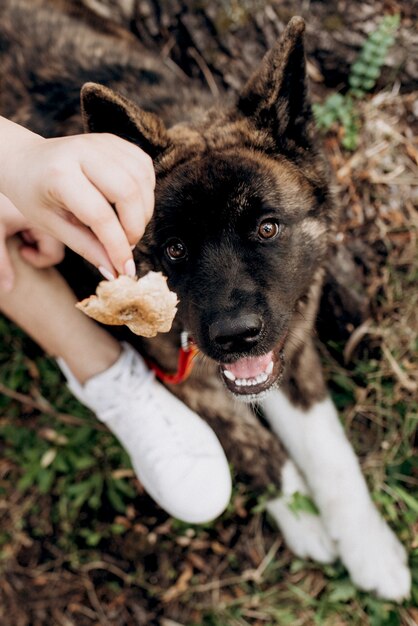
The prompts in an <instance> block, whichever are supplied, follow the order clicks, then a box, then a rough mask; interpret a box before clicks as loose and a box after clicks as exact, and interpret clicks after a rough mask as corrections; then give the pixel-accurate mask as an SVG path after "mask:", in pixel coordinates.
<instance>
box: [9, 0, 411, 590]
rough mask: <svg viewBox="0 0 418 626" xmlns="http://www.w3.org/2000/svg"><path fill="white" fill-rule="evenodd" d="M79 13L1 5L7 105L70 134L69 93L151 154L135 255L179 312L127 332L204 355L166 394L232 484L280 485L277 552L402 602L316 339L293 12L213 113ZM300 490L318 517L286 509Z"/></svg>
mask: <svg viewBox="0 0 418 626" xmlns="http://www.w3.org/2000/svg"><path fill="white" fill-rule="evenodd" d="M77 7H78V5H77ZM77 7H75V6H73V5H72V4H69V3H68V2H65V1H64V0H55V1H54V2H51V1H48V0H31V1H30V2H29V0H13V1H12V0H0V8H1V9H2V24H1V27H0V29H1V33H0V39H1V45H0V53H1V56H2V68H3V69H2V76H1V80H2V95H1V103H0V108H1V112H2V114H4V115H6V116H7V117H9V118H11V119H14V120H15V121H17V122H20V123H24V124H26V125H27V126H29V127H30V128H31V129H32V130H34V131H35V132H39V133H41V134H43V135H46V136H48V135H59V134H65V133H73V132H79V131H80V129H81V126H80V124H81V121H80V120H81V118H80V115H79V110H78V98H79V95H78V94H79V90H80V88H81V87H82V89H81V117H82V120H83V124H84V128H85V130H86V131H88V132H106V133H114V134H116V135H119V136H121V137H123V138H125V139H128V140H129V141H132V142H133V143H135V144H137V145H138V146H140V147H141V148H142V149H143V150H144V151H145V152H147V153H148V154H149V155H150V156H151V157H152V159H153V161H154V165H155V170H156V177H157V186H156V206H155V213H154V216H153V219H152V221H151V223H150V224H149V226H148V228H147V231H146V234H145V236H144V238H143V239H142V241H141V242H140V243H139V245H138V246H137V249H136V251H135V259H136V263H137V267H138V273H139V274H145V273H146V272H147V271H148V270H150V269H152V270H161V271H162V272H164V274H165V275H166V276H167V277H168V283H169V286H170V287H171V288H172V289H173V290H174V291H175V292H176V293H177V295H178V297H179V301H180V304H179V312H178V315H177V318H176V320H175V324H174V327H173V329H172V331H171V332H170V333H169V334H167V335H164V336H159V337H158V338H156V339H154V340H139V339H135V338H133V337H129V340H130V341H131V342H132V343H134V344H135V345H136V346H137V347H138V349H139V350H140V351H141V352H142V353H143V354H144V355H146V357H147V358H149V359H150V360H152V361H153V362H154V363H157V364H158V366H159V367H160V368H162V369H164V370H166V371H168V372H169V371H171V370H173V369H175V366H176V362H177V358H178V350H179V346H180V335H181V333H183V332H184V331H186V332H187V333H188V336H189V337H190V338H191V339H192V341H193V344H194V345H195V346H196V347H197V348H198V350H199V352H200V355H201V357H200V361H201V362H200V363H198V364H197V365H196V367H195V368H194V370H193V372H192V374H191V376H190V377H189V379H188V380H187V381H186V382H183V383H181V384H179V385H178V386H169V388H170V390H171V391H172V392H173V393H175V394H176V395H177V396H178V397H180V398H181V399H182V400H183V401H184V402H185V403H186V404H188V405H189V406H190V407H191V408H192V409H193V410H194V411H196V412H197V413H199V414H200V415H201V416H202V417H203V418H204V419H206V420H207V421H208V422H209V423H210V425H211V426H212V427H213V428H214V430H215V431H216V433H217V434H218V436H219V438H220V439H221V441H222V443H223V445H224V448H225V451H226V453H227V455H228V457H229V459H230V461H231V463H232V464H233V466H234V469H235V471H236V473H237V475H238V476H239V477H240V478H241V479H243V480H246V481H248V482H250V483H251V484H252V485H253V486H254V487H256V488H259V489H261V490H262V489H265V488H266V487H267V485H268V484H270V483H274V484H275V485H276V486H278V487H280V488H281V495H280V496H279V497H276V498H274V499H272V500H271V501H270V502H269V504H268V510H269V512H270V513H271V515H272V516H273V517H274V519H275V520H276V522H277V525H278V526H279V528H280V530H281V532H282V533H283V536H284V538H285V540H286V542H287V544H288V545H289V547H290V548H291V549H292V550H293V552H294V553H295V554H296V555H298V556H300V557H303V558H312V559H314V560H316V561H319V562H323V563H327V562H332V561H334V560H335V559H336V558H338V557H339V558H341V560H342V562H343V563H344V565H345V566H346V567H347V569H348V571H349V573H350V576H351V578H352V580H353V582H354V583H355V584H356V585H357V586H358V587H360V588H361V589H364V590H370V591H374V592H375V593H376V594H377V595H379V596H381V597H383V598H387V599H392V600H397V601H401V600H402V599H404V598H406V597H408V595H409V592H410V573H409V570H408V567H407V563H406V553H405V550H404V548H403V547H402V545H401V544H400V543H399V541H398V540H397V538H396V537H395V535H394V534H393V532H392V531H391V530H390V529H389V527H388V526H387V525H386V523H385V522H384V520H383V519H382V518H381V517H380V515H379V513H378V511H377V509H376V508H375V507H374V505H373V503H372V500H371V498H370V495H369V492H368V489H367V486H366V482H365V480H364V478H363V476H362V474H361V470H360V466H359V463H358V461H357V459H356V457H355V455H354V452H353V450H352V448H351V446H350V444H349V442H348V440H347V439H346V437H345V434H344V431H343V428H342V426H341V425H340V422H339V418H338V415H337V412H336V409H335V407H334V405H333V403H332V401H331V399H330V398H329V396H328V393H327V388H326V384H325V382H324V379H323V376H322V372H321V365H320V361H319V358H318V354H317V352H316V348H315V345H314V342H313V339H312V329H313V325H314V320H315V315H316V312H317V308H318V301H319V297H320V293H321V283H322V280H323V263H324V259H325V257H326V254H327V250H328V246H329V242H330V238H331V236H332V233H333V230H334V228H335V225H336V221H337V210H336V207H335V203H334V200H333V197H332V193H331V192H330V184H329V174H328V168H327V164H326V161H325V160H324V157H323V156H322V154H321V151H320V149H319V143H318V140H317V138H316V135H315V127H314V122H313V118H312V112H311V107H310V103H309V95H308V86H307V78H306V69H305V56H304V41H303V37H304V22H303V20H302V19H301V18H298V17H295V18H293V19H292V20H291V21H290V22H289V24H288V26H287V28H286V30H285V31H284V32H283V34H282V36H281V38H280V40H279V41H278V42H277V44H276V45H275V46H274V47H273V48H272V49H271V50H270V51H269V52H268V53H267V54H266V56H265V57H264V59H263V61H262V62H261V64H260V66H259V67H258V69H256V70H255V72H254V74H253V75H252V76H251V77H250V78H249V81H248V82H247V84H246V85H245V86H244V87H243V89H242V90H241V93H240V94H239V96H238V98H236V99H235V100H232V99H228V96H227V95H225V96H224V97H223V99H222V102H221V103H218V104H215V105H213V104H209V102H210V94H209V93H207V92H205V91H204V90H203V89H202V88H201V86H196V85H194V84H193V83H192V82H191V81H190V83H189V84H187V83H184V84H183V83H181V82H179V80H178V78H177V77H176V75H175V74H173V72H172V71H170V69H169V68H168V67H165V66H164V64H163V63H162V61H161V60H160V59H156V58H154V57H152V56H150V55H149V54H148V53H147V52H146V50H144V49H143V48H142V47H141V45H140V43H139V42H138V41H137V40H136V39H135V38H134V37H133V36H131V35H129V34H128V33H126V32H125V31H124V30H123V29H122V28H120V27H118V26H115V25H114V24H111V23H109V22H106V20H102V19H99V18H97V16H93V15H92V14H90V13H89V11H88V10H86V9H80V8H77ZM52 50H53V51H54V52H53V53H52V52H51V51H52ZM83 84H84V86H82V85H83ZM91 276H92V280H93V282H94V280H97V276H96V277H95V276H94V273H91ZM70 282H71V283H72V285H73V287H74V288H75V289H77V288H78V287H79V284H78V281H75V280H71V281H70ZM92 284H93V283H90V285H88V286H87V291H88V292H89V293H91V288H92V287H91V285H92ZM237 400H244V402H243V403H238V402H237ZM254 407H256V408H257V407H258V409H260V410H261V411H262V413H263V415H264V417H265V419H266V420H267V421H268V422H269V424H270V429H267V428H265V427H264V426H263V425H262V423H261V422H260V420H259V419H258V417H257V415H256V413H257V411H254ZM258 409H257V410H258ZM295 492H299V493H303V494H307V495H310V496H311V497H312V498H313V500H314V501H315V503H316V505H317V507H318V509H319V515H317V516H314V515H312V514H310V513H307V512H299V513H298V514H297V515H295V514H294V513H293V512H291V510H290V509H289V506H288V505H289V502H290V500H291V498H292V494H294V493H295Z"/></svg>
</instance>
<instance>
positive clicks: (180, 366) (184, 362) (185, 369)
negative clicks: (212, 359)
mask: <svg viewBox="0 0 418 626" xmlns="http://www.w3.org/2000/svg"><path fill="white" fill-rule="evenodd" d="M198 352H199V350H198V348H197V347H196V345H195V344H194V343H193V341H191V340H190V339H189V337H188V333H187V332H183V333H181V347H180V349H179V358H178V361H177V371H176V372H175V373H174V374H167V372H164V371H163V370H162V369H161V368H160V367H158V365H157V364H156V363H152V362H150V361H147V364H148V367H149V368H150V369H151V370H152V371H153V372H154V373H155V375H156V377H157V378H158V379H159V380H161V382H162V383H168V384H169V385H178V384H179V383H182V382H183V381H184V380H186V379H187V378H188V377H189V376H190V374H191V371H192V369H193V365H194V363H193V359H194V357H195V356H196V355H197V353H198Z"/></svg>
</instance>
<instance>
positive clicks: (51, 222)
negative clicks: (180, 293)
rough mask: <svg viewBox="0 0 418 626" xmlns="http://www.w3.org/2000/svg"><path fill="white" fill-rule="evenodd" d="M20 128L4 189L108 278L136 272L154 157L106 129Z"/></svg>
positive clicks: (150, 197) (151, 200)
mask: <svg viewBox="0 0 418 626" xmlns="http://www.w3.org/2000/svg"><path fill="white" fill-rule="evenodd" d="M9 124H11V122H9ZM13 126H14V127H16V125H13ZM17 128H18V129H19V132H18V135H19V137H18V141H17V142H16V144H17V145H16V147H13V146H12V148H11V150H10V151H9V153H8V158H7V162H6V163H5V171H4V168H3V171H2V172H1V179H0V188H1V189H2V191H3V193H5V194H6V195H7V196H8V197H9V198H10V199H11V200H12V201H13V203H14V204H15V206H16V207H17V208H18V209H19V210H20V211H21V212H22V213H23V214H24V215H25V216H26V217H27V218H28V219H29V220H30V221H31V222H32V223H36V224H37V225H38V226H40V227H41V228H42V229H43V230H45V231H46V232H48V233H49V234H51V235H53V236H54V237H55V238H57V239H59V240H60V241H62V242H64V243H65V244H66V245H67V246H68V247H70V248H72V249H73V250H74V251H75V252H77V253H78V254H80V255H81V256H83V257H84V258H85V259H87V260H88V261H90V263H92V264H93V265H95V266H96V267H98V268H99V269H100V270H101V271H102V273H103V274H104V276H105V277H106V278H111V277H112V276H115V275H117V274H128V275H131V276H133V275H135V264H134V261H133V258H132V249H131V248H132V247H133V246H134V245H135V244H136V243H137V242H138V240H139V239H140V238H141V237H142V235H143V233H144V230H145V227H146V225H147V223H148V221H149V220H150V218H151V216H152V212H153V208H154V187H155V174H154V168H153V165H152V160H151V158H150V157H149V156H148V155H147V154H145V153H144V152H143V151H142V150H141V149H140V148H138V147H137V146H134V145H133V144H131V143H129V142H128V141H125V140H124V139H121V138H120V137H116V136H114V135H110V134H106V133H100V134H90V135H74V136H71V137H59V138H56V139H44V138H43V137H40V136H39V135H35V134H34V133H30V132H29V131H26V130H25V129H22V128H21V127H17ZM22 131H23V132H22ZM15 134H16V133H15ZM9 143H10V142H9ZM0 156H1V155H0ZM0 160H1V159H0ZM113 207H114V208H113Z"/></svg>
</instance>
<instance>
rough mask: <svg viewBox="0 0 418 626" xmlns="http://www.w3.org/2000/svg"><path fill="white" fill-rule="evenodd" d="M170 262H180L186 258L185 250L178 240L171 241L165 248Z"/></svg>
mask: <svg viewBox="0 0 418 626" xmlns="http://www.w3.org/2000/svg"><path fill="white" fill-rule="evenodd" d="M165 253H166V255H167V256H168V258H169V259H170V261H182V260H184V259H185V258H186V257H187V248H186V246H185V245H184V243H183V242H182V241H181V240H180V239H171V240H170V241H169V242H168V243H167V244H166V247H165Z"/></svg>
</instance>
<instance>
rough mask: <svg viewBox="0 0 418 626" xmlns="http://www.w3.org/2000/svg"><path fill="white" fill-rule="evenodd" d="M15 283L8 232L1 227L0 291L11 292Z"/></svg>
mask: <svg viewBox="0 0 418 626" xmlns="http://www.w3.org/2000/svg"><path fill="white" fill-rule="evenodd" d="M13 285H14V271H13V267H12V264H11V261H10V257H9V253H8V251H7V244H6V232H5V231H4V229H3V228H1V229H0V291H4V292H7V293H9V292H10V291H11V290H12V289H13Z"/></svg>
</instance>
